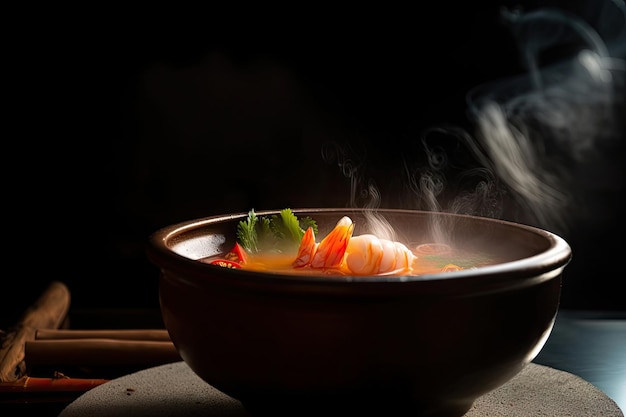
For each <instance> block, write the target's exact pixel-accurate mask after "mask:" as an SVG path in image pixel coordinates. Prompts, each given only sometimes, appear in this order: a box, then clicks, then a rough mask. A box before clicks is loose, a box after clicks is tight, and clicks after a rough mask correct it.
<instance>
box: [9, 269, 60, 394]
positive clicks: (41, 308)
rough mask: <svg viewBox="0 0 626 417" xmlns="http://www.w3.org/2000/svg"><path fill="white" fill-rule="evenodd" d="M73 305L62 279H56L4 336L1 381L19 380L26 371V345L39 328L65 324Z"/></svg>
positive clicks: (50, 327) (56, 326)
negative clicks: (60, 280) (59, 280)
mask: <svg viewBox="0 0 626 417" xmlns="http://www.w3.org/2000/svg"><path fill="white" fill-rule="evenodd" d="M69 306H70V292H69V290H68V288H67V287H66V286H65V284H63V283H62V282H58V281H53V282H52V283H51V284H50V285H49V286H48V288H46V290H45V291H44V292H43V294H41V296H40V297H39V298H38V299H37V300H36V301H35V303H34V304H32V305H31V306H30V307H29V308H28V309H27V310H26V311H25V312H24V315H23V316H22V317H21V319H20V321H19V322H18V323H17V324H16V325H15V326H14V328H12V329H10V332H8V333H6V334H5V335H4V337H3V340H2V344H1V345H0V382H11V381H16V380H18V379H19V378H21V377H23V376H25V374H26V364H25V362H24V357H25V344H26V342H27V341H29V340H34V339H35V333H36V331H37V329H55V328H58V327H59V326H61V324H62V323H63V320H65V317H66V315H67V312H68V310H69Z"/></svg>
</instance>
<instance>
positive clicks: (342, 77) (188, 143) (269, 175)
mask: <svg viewBox="0 0 626 417" xmlns="http://www.w3.org/2000/svg"><path fill="white" fill-rule="evenodd" d="M456 3H459V4H454V3H449V2H446V3H445V5H440V6H436V5H430V6H428V7H427V6H424V7H423V8H422V9H421V10H419V11H416V10H409V9H407V10H385V11H384V13H382V12H381V11H379V10H371V11H369V12H368V13H365V14H362V15H360V14H358V13H356V12H355V13H354V14H353V13H349V14H345V15H341V16H339V15H338V14H337V13H335V12H334V11H333V12H331V11H326V10H316V11H313V12H311V13H302V12H297V13H295V12H294V13H292V14H291V15H289V16H287V17H285V16H283V15H281V14H276V15H275V16H274V17H273V18H272V19H268V18H266V17H263V18H261V15H258V14H256V13H255V12H251V13H250V15H248V17H241V16H240V13H238V14H236V15H235V14H232V13H231V14H229V15H227V16H228V17H226V15H224V14H223V12H222V11H217V10H205V11H200V10H197V11H196V10H188V11H185V13H182V14H178V13H176V14H174V13H172V14H171V15H170V14H169V13H168V10H161V11H159V12H156V13H155V11H154V10H144V11H142V12H141V13H129V11H122V10H108V11H107V10H100V11H96V10H92V11H89V13H87V12H86V11H84V10H82V11H74V12H76V14H73V15H71V16H73V17H71V18H70V14H67V15H64V14H63V13H62V12H60V11H58V10H57V11H55V14H54V16H55V17H54V18H50V15H47V14H46V13H45V12H38V13H37V16H36V17H32V18H28V19H24V20H23V26H22V30H21V31H17V32H15V33H14V34H13V38H12V42H11V46H10V47H9V50H8V51H7V52H6V54H7V58H8V59H7V60H6V61H5V62H6V66H7V67H8V69H9V70H10V73H11V76H9V77H7V79H6V82H5V84H6V86H7V89H8V90H10V92H11V93H13V94H11V96H10V97H11V98H10V99H9V100H7V101H8V104H9V106H10V107H11V111H10V113H9V115H10V117H9V119H10V120H9V122H10V123H9V124H10V125H11V126H15V127H14V128H8V127H7V130H6V131H5V135H4V136H5V141H4V143H5V152H4V157H5V158H4V159H5V163H4V169H5V175H4V179H5V181H4V185H5V187H4V188H5V199H4V202H5V203H4V206H5V213H7V214H6V226H7V228H6V230H5V234H4V236H3V237H4V240H5V247H8V251H6V250H5V258H4V259H5V271H4V278H3V281H2V282H3V284H2V290H1V291H2V295H3V296H2V300H3V303H2V316H1V318H2V322H1V323H0V325H1V326H2V327H6V326H7V325H8V324H10V323H12V322H14V321H15V320H16V319H17V316H18V315H19V314H21V313H22V311H23V310H24V309H25V308H26V307H27V305H28V304H29V303H31V302H32V301H34V299H35V298H36V297H37V296H38V295H39V294H40V292H41V291H42V290H43V289H44V288H45V287H46V285H47V284H48V283H49V282H50V281H51V280H53V279H55V280H61V281H63V282H65V283H66V284H67V285H68V286H69V288H70V291H71V292H72V306H73V307H74V308H91V307H98V308H117V307H122V308H127V307H128V308H143V307H148V308H152V307H157V306H158V295H157V290H156V280H157V271H156V269H155V268H154V267H153V266H152V265H150V264H149V263H148V261H147V260H146V258H145V255H144V246H143V245H144V244H145V241H146V239H147V237H148V235H149V234H150V233H151V232H152V231H154V230H156V229H157V228H159V227H161V226H164V225H167V224H170V223H173V222H177V221H182V220H186V219H190V218H193V217H199V216H206V215H211V214H217V213H223V212H237V211H247V210H248V209H250V208H255V209H266V208H284V207H304V206H330V205H335V206H345V205H347V204H349V203H350V195H349V194H350V181H349V179H348V178H346V176H345V175H344V172H342V170H341V169H340V167H338V166H337V164H333V163H326V162H324V161H322V158H321V155H320V152H321V144H322V143H324V142H326V141H327V140H329V139H330V140H333V141H336V142H338V143H341V144H346V143H347V144H350V145H351V146H354V147H355V148H356V149H357V152H359V154H360V155H367V156H366V160H367V161H368V168H367V169H368V175H371V176H372V178H375V179H376V180H377V184H378V186H379V187H380V188H381V192H382V201H383V205H389V206H393V205H398V204H400V202H398V201H395V200H393V199H392V196H393V195H395V193H396V192H397V189H396V188H395V187H397V184H398V183H399V181H388V180H389V178H394V176H396V175H397V173H398V165H397V159H396V157H397V155H398V154H402V153H403V152H404V153H406V151H407V149H409V147H408V146H407V143H410V142H411V141H413V140H415V138H416V137H417V136H418V135H419V132H420V130H421V129H424V128H426V127H429V126H432V125H433V124H439V123H444V124H452V125H460V126H464V125H465V123H466V121H467V120H466V107H465V101H464V100H465V94H466V93H467V91H468V90H469V89H470V88H472V87H474V86H476V85H478V84H481V83H483V82H486V81H491V80H494V79H498V78H502V77H506V76H509V75H511V74H516V73H519V72H520V71H523V70H524V68H523V65H522V64H521V61H520V59H519V53H518V51H517V50H516V45H515V43H514V41H513V38H512V37H511V35H510V33H509V32H508V30H507V28H506V27H504V26H503V25H501V22H500V20H499V18H498V16H499V10H500V7H501V6H503V5H506V6H511V5H515V4H516V3H513V2H491V3H485V4H483V6H481V7H476V6H470V5H467V4H466V3H467V2H456ZM526 5H527V6H526V7H531V5H529V3H526ZM177 12H180V10H177ZM265 12H266V13H267V11H265ZM361 12H362V11H361ZM269 15H271V13H269V14H268V16H269ZM264 16H265V15H264ZM7 97H8V96H7ZM611 146H612V147H610V148H609V151H610V152H606V153H603V154H602V157H600V158H597V159H596V160H590V161H588V162H586V163H584V164H582V165H577V166H574V167H572V173H573V174H572V175H573V177H574V181H572V182H573V183H575V184H576V186H575V187H576V190H577V192H579V193H581V192H582V193H583V194H582V196H581V199H580V201H582V204H578V205H576V206H572V207H571V210H572V212H574V213H575V215H574V216H573V218H574V220H575V224H574V226H575V227H572V228H571V230H568V231H566V232H564V233H563V235H564V237H566V238H567V239H568V241H569V242H570V243H571V244H572V246H573V249H574V259H573V261H572V263H571V265H570V266H569V267H568V269H567V270H566V271H567V272H566V276H565V286H564V293H563V307H567V308H584V309H587V308H589V309H623V308H624V300H623V297H622V296H621V295H619V291H618V290H617V289H618V285H619V284H618V283H617V281H618V278H619V277H618V276H614V275H619V274H620V271H619V269H620V268H619V264H620V262H621V256H620V253H619V251H620V247H621V245H619V244H616V243H614V242H613V241H614V239H612V238H611V236H614V233H615V231H616V230H617V229H618V228H619V227H621V226H623V224H622V221H621V220H620V219H619V218H618V214H620V213H621V212H622V211H623V207H624V205H623V201H622V199H621V198H620V195H621V194H622V193H623V189H624V188H623V172H622V170H621V167H620V165H621V162H619V161H620V160H621V157H622V155H623V141H622V143H618V144H613V145H611ZM362 152H365V154H363V153H362ZM576 213H579V214H576ZM2 327H0V328H2Z"/></svg>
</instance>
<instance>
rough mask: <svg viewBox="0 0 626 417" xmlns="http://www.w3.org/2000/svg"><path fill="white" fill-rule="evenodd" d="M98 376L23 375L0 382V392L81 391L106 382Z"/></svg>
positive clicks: (106, 380)
mask: <svg viewBox="0 0 626 417" xmlns="http://www.w3.org/2000/svg"><path fill="white" fill-rule="evenodd" d="M108 381H109V380H108V379H100V378H40V377H30V376H24V377H22V378H20V379H18V380H16V381H12V382H0V393H3V392H10V393H20V392H68V391H69V392H83V391H89V390H90V389H92V388H94V387H97V386H98V385H101V384H104V383H105V382H108Z"/></svg>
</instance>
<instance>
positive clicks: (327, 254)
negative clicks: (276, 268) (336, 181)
mask: <svg viewBox="0 0 626 417" xmlns="http://www.w3.org/2000/svg"><path fill="white" fill-rule="evenodd" d="M353 231H354V223H352V220H351V219H350V218H349V217H347V216H344V217H342V218H341V219H340V220H339V221H338V222H337V225H336V226H335V228H334V229H333V230H331V232H330V233H329V234H328V235H327V236H326V237H325V238H324V239H323V240H322V241H321V242H320V243H319V244H316V243H315V236H314V235H313V231H312V230H310V231H309V230H307V231H306V232H305V235H304V237H303V238H302V242H301V244H300V248H299V249H298V254H297V257H296V260H295V261H294V262H293V266H294V267H296V268H302V267H306V266H308V267H310V268H314V269H338V270H340V271H342V272H345V273H348V274H355V275H375V274H388V273H396V272H410V271H411V269H412V265H413V262H414V261H415V259H417V257H416V256H415V255H414V254H413V252H411V250H410V249H408V248H407V247H406V246H405V245H404V244H402V243H400V242H394V241H391V240H387V239H379V238H377V237H376V236H374V235H372V234H364V235H359V236H354V237H353V236H352V233H353Z"/></svg>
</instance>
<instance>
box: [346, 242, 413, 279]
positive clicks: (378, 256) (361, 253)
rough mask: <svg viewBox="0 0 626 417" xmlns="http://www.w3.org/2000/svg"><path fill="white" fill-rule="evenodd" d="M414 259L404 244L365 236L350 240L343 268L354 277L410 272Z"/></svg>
mask: <svg viewBox="0 0 626 417" xmlns="http://www.w3.org/2000/svg"><path fill="white" fill-rule="evenodd" d="M415 259H417V257H416V256H415V255H414V254H413V252H411V250H410V249H409V248H407V247H406V246H405V245H404V244H402V243H400V242H394V241H391V240H387V239H380V238H378V237H376V236H374V235H371V234H365V235H360V236H355V237H353V238H352V239H350V243H349V244H348V248H347V250H346V254H345V267H346V268H347V270H348V271H349V272H351V273H353V274H356V275H377V274H389V273H395V272H410V271H411V269H412V265H413V262H414V261H415Z"/></svg>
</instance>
